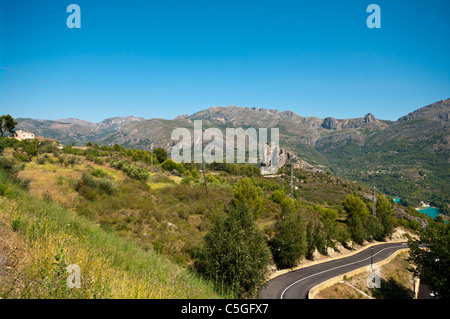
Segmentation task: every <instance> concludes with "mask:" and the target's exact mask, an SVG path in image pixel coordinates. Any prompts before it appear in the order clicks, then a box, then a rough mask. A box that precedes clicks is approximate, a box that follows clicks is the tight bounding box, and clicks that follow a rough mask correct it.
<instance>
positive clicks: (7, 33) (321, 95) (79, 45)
mask: <svg viewBox="0 0 450 319" xmlns="http://www.w3.org/2000/svg"><path fill="white" fill-rule="evenodd" d="M71 3H75V4H78V5H79V6H80V8H81V29H69V28H68V27H67V25H66V19H67V17H68V16H69V13H67V12H66V8H67V6H68V5H69V4H71ZM371 3H376V4H378V5H379V6H380V8H381V29H369V28H368V27H367V26H366V19H367V17H368V16H369V13H367V12H366V8H367V6H368V5H369V4H371ZM449 57H450V1H448V0H441V1H437V0H427V1H425V0H423V1H406V0H395V1H394V0H389V1H387V0H386V1H384V0H370V1H365V0H321V1H301V0H296V1H278V0H277V1H274V0H272V1H265V0H257V1H253V0H239V1H235V0H205V1H197V0H183V1H165V0H164V1H162V0H158V1H153V0H146V1H136V0H128V1H123V0H115V1H105V0H95V1H92V0H69V1H65V0H55V1H49V0H39V1H30V0H0V66H1V67H3V68H0V113H2V114H6V113H10V114H11V115H13V116H14V117H32V118H41V119H43V118H45V119H59V118H68V117H77V118H80V119H84V120H90V121H93V122H99V121H101V120H103V119H105V118H108V117H112V116H126V115H135V116H143V117H145V118H154V117H160V118H168V119H170V118H174V117H175V116H177V115H179V114H183V113H184V114H191V113H194V112H196V111H199V110H202V109H205V108H208V107H211V106H227V105H238V106H244V107H262V108H274V109H279V110H281V111H283V110H291V111H294V112H295V113H297V114H300V115H303V116H318V117H322V118H323V117H326V116H333V117H336V118H352V117H360V116H363V115H364V114H366V113H368V112H371V113H373V114H374V115H375V116H376V117H377V118H381V119H388V120H397V119H398V118H399V117H400V116H402V115H405V114H407V113H409V112H411V111H414V110H415V109H417V108H419V107H422V106H425V105H427V104H430V103H432V102H435V101H438V100H442V99H445V98H449V97H450V58H449ZM4 68H7V69H9V70H6V69H4ZM11 70H13V71H15V72H13V71H11ZM17 72H18V73H17Z"/></svg>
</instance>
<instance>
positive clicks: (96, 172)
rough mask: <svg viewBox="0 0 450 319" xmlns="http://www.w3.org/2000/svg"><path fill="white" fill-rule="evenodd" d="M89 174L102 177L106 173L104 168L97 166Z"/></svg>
mask: <svg viewBox="0 0 450 319" xmlns="http://www.w3.org/2000/svg"><path fill="white" fill-rule="evenodd" d="M91 175H92V176H95V177H100V178H103V177H105V176H106V175H107V173H106V172H105V171H104V170H102V169H99V168H97V169H94V170H93V171H92V172H91Z"/></svg>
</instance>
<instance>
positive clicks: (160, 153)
mask: <svg viewBox="0 0 450 319" xmlns="http://www.w3.org/2000/svg"><path fill="white" fill-rule="evenodd" d="M153 154H155V156H156V158H157V159H158V163H162V162H164V161H165V160H166V159H167V157H168V153H167V151H166V150H165V149H163V148H162V147H157V148H155V149H154V150H153Z"/></svg>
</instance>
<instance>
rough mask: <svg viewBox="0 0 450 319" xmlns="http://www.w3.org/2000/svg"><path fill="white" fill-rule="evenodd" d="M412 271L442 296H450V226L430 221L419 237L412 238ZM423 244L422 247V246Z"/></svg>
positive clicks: (446, 297) (410, 242)
mask: <svg viewBox="0 0 450 319" xmlns="http://www.w3.org/2000/svg"><path fill="white" fill-rule="evenodd" d="M408 245H409V248H410V253H409V255H410V261H411V262H412V263H413V264H414V265H415V266H416V267H415V268H414V269H413V270H412V271H413V273H414V275H415V276H419V277H420V280H421V281H422V282H423V283H424V284H425V285H427V287H428V288H429V289H430V290H431V291H433V292H434V293H437V295H438V296H439V297H440V298H444V299H449V298H450V226H449V224H443V223H434V222H433V223H429V224H428V226H427V227H426V228H425V229H422V230H421V231H420V238H419V239H410V240H409V242H408ZM421 246H422V247H421Z"/></svg>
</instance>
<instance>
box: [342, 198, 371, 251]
mask: <svg viewBox="0 0 450 319" xmlns="http://www.w3.org/2000/svg"><path fill="white" fill-rule="evenodd" d="M342 206H343V208H344V211H345V212H346V213H347V226H348V229H349V231H350V238H351V239H352V240H353V241H354V242H355V243H357V244H359V245H361V244H362V243H363V242H364V240H366V239H367V237H368V232H367V230H366V228H365V227H364V225H365V224H366V222H367V221H368V218H369V215H370V213H369V210H368V209H367V206H366V204H364V202H363V201H362V200H361V198H360V197H359V196H357V195H355V194H353V193H352V194H350V195H348V196H347V197H346V198H345V199H344V200H343V201H342Z"/></svg>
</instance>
